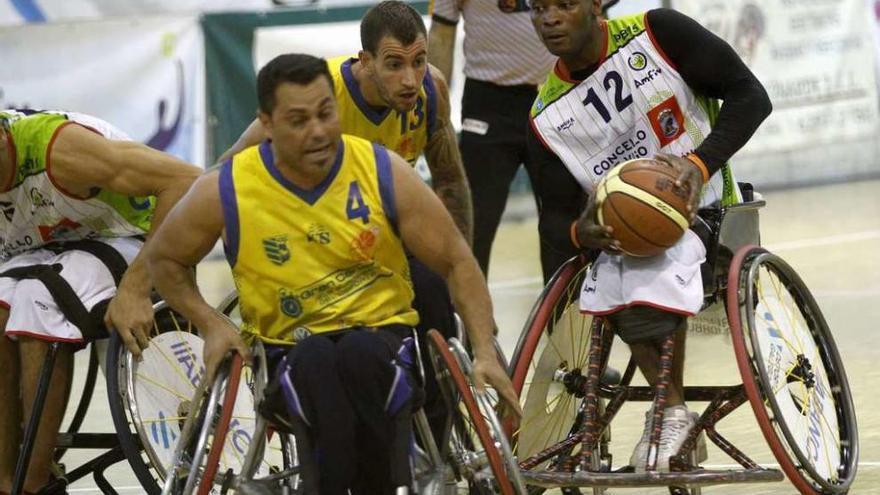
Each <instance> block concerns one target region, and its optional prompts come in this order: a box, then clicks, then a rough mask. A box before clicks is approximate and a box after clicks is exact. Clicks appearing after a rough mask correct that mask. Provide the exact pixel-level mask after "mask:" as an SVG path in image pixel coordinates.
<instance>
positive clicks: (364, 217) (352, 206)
mask: <svg viewBox="0 0 880 495" xmlns="http://www.w3.org/2000/svg"><path fill="white" fill-rule="evenodd" d="M345 213H346V214H347V215H348V219H349V220H354V219H355V218H360V219H361V221H362V222H363V223H365V224H366V223H369V222H370V207H369V206H367V204H366V203H364V198H363V196H361V189H360V188H359V187H358V183H357V181H351V184H349V185H348V201H346V203H345Z"/></svg>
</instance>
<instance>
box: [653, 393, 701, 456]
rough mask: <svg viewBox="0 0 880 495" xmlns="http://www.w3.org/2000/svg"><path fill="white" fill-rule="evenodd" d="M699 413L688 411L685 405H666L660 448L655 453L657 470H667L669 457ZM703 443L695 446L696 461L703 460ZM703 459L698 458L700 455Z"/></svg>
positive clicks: (674, 451)
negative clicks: (697, 446)
mask: <svg viewBox="0 0 880 495" xmlns="http://www.w3.org/2000/svg"><path fill="white" fill-rule="evenodd" d="M699 418H700V415H699V414H697V413H695V412H693V413H692V412H690V411H688V409H687V407H685V406H673V407H668V408H666V410H665V411H664V412H663V430H662V431H661V432H660V449H659V453H658V454H657V471H661V472H667V471H669V458H670V457H672V456H674V455H675V454H677V453H678V450H679V449H680V448H681V446H682V445H683V444H684V441H685V439H686V438H687V436H688V433H690V431H691V429H692V428H693V427H694V426H695V425H696V423H697V420H698V419H699ZM705 449H706V447H705V443H703V444H702V445H701V448H697V449H696V450H697V459H696V462H701V461H703V460H705ZM701 451H702V457H703V459H699V458H700V457H701V455H700V454H701Z"/></svg>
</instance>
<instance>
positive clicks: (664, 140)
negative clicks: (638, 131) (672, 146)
mask: <svg viewBox="0 0 880 495" xmlns="http://www.w3.org/2000/svg"><path fill="white" fill-rule="evenodd" d="M648 121H650V122H651V128H652V129H654V134H655V135H656V136H657V139H658V140H659V141H660V147H661V148H662V147H664V146H666V145H667V144H669V143H671V142H673V141H675V140H676V139H678V137H679V136H681V135H682V134H684V114H683V113H682V111H681V107H680V106H679V105H678V100H676V99H675V96H670V97H669V98H667V99H666V100H664V101H663V102H662V103H660V104H659V105H657V106H656V107H654V108H652V109H651V110H649V111H648Z"/></svg>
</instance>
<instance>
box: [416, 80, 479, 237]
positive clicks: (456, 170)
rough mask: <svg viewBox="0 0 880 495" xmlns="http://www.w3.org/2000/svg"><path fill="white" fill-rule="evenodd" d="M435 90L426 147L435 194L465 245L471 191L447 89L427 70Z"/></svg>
mask: <svg viewBox="0 0 880 495" xmlns="http://www.w3.org/2000/svg"><path fill="white" fill-rule="evenodd" d="M428 67H429V68H428V70H430V71H431V77H432V78H433V80H434V86H435V87H436V89H437V125H436V126H435V129H434V132H433V133H432V134H431V137H430V139H429V140H428V144H427V146H425V159H426V160H427V161H428V168H429V169H430V170H431V181H432V183H433V185H434V192H435V193H437V196H439V197H440V200H441V201H442V202H443V204H444V205H445V206H446V209H447V210H449V213H450V214H451V215H452V218H453V220H455V224H456V225H457V226H458V229H459V230H461V232H462V234H464V238H465V239H466V240H467V241H468V244H471V243H472V242H473V223H474V213H473V209H472V207H471V191H470V188H469V187H468V183H467V178H466V177H465V175H464V166H463V165H462V162H461V154H459V152H458V140H457V139H456V137H455V129H453V127H452V122H451V121H450V116H449V114H450V105H449V87H448V86H447V84H446V79H445V78H444V77H443V74H442V73H441V72H440V70H439V69H437V68H436V67H433V66H428Z"/></svg>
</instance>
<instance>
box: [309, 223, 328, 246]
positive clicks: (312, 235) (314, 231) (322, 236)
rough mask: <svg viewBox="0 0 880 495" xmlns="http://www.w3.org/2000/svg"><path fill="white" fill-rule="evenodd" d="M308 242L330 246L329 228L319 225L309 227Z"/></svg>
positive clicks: (314, 224)
mask: <svg viewBox="0 0 880 495" xmlns="http://www.w3.org/2000/svg"><path fill="white" fill-rule="evenodd" d="M306 240H308V241H309V242H316V243H318V244H330V231H329V230H327V227H325V226H323V225H321V224H319V223H313V224H311V225H309V232H308V234H306Z"/></svg>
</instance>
